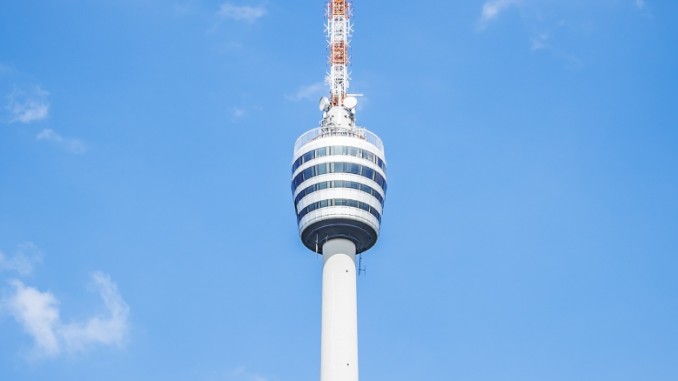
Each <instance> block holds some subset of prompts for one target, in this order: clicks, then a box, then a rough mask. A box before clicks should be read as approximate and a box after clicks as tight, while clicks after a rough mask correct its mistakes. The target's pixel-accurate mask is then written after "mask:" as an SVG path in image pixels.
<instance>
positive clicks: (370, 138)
mask: <svg viewBox="0 0 678 381" xmlns="http://www.w3.org/2000/svg"><path fill="white" fill-rule="evenodd" d="M330 136H349V137H354V138H360V139H363V140H365V141H367V142H368V143H370V144H372V145H373V146H375V147H377V148H378V149H379V151H381V152H382V153H383V152H384V143H382V141H381V139H379V137H378V136H377V135H375V134H374V133H372V132H370V131H368V130H367V129H366V128H360V127H356V128H345V127H318V128H314V129H312V130H310V131H306V132H305V133H304V134H303V135H301V136H300V137H299V139H297V142H296V143H294V151H295V152H296V151H298V150H299V149H300V148H301V147H303V146H305V145H306V144H307V143H309V142H311V141H313V140H315V139H319V138H325V137H330Z"/></svg>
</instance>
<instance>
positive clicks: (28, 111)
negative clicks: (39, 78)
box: [5, 86, 49, 124]
mask: <svg viewBox="0 0 678 381" xmlns="http://www.w3.org/2000/svg"><path fill="white" fill-rule="evenodd" d="M48 96H49V93H48V92H47V91H45V90H43V89H42V88H41V87H40V86H32V87H30V88H27V89H14V91H12V92H11V93H10V94H9V95H8V96H7V105H6V106H5V108H6V109H7V111H9V114H10V123H14V122H19V123H23V124H28V123H33V122H37V121H40V120H43V119H46V118H47V117H48V116H49V102H48V101H47V97H48Z"/></svg>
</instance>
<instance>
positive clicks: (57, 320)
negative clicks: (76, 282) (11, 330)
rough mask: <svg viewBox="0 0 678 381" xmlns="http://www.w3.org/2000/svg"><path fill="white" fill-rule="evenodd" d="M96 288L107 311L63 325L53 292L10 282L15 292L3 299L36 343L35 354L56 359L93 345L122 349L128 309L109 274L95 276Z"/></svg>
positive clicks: (4, 305)
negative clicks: (60, 355) (58, 356)
mask: <svg viewBox="0 0 678 381" xmlns="http://www.w3.org/2000/svg"><path fill="white" fill-rule="evenodd" d="M92 280H93V285H94V287H95V288H96V290H97V291H98V293H99V295H100V296H101V299H102V300H103V302H104V306H105V312H104V313H102V314H99V315H96V316H93V317H91V318H90V319H88V320H86V321H84V322H75V323H63V322H62V320H61V317H60V311H59V301H58V300H57V299H56V298H55V297H54V295H52V294H51V293H50V292H48V291H45V292H42V291H39V290H38V289H36V288H33V287H29V286H26V285H24V284H23V283H22V282H21V281H18V280H14V281H12V282H11V285H12V287H13V293H12V294H11V295H10V296H9V298H7V299H5V300H3V303H2V304H3V307H4V308H5V309H6V310H8V311H9V312H10V313H11V314H12V316H14V318H15V319H16V321H17V322H18V323H19V324H20V325H21V326H22V327H23V329H24V331H25V332H26V333H28V334H29V335H30V336H31V337H32V338H33V341H34V342H35V348H34V350H35V354H36V355H39V356H57V355H59V354H61V353H63V352H67V353H75V352H82V351H85V350H87V349H89V348H90V347H91V346H94V345H115V346H121V345H122V344H123V342H124V340H125V338H126V337H127V331H128V317H129V306H128V305H127V304H126V303H125V301H124V300H123V298H122V296H120V293H119V292H118V289H117V286H116V285H115V283H113V282H112V281H111V279H110V277H109V276H108V275H105V274H103V273H100V272H95V273H93V274H92Z"/></svg>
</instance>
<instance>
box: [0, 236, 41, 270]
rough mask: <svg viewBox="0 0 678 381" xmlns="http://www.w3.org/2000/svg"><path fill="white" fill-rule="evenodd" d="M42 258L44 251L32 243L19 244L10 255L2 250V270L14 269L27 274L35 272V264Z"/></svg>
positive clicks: (0, 268) (0, 255)
mask: <svg viewBox="0 0 678 381" xmlns="http://www.w3.org/2000/svg"><path fill="white" fill-rule="evenodd" d="M41 260H42V252H41V251H40V249H38V247H37V246H35V245H34V244H32V243H30V242H29V243H25V244H23V245H19V247H18V249H17V251H16V252H15V253H14V254H13V255H12V256H10V257H8V256H6V255H5V254H4V253H2V252H0V272H2V271H14V272H17V273H19V275H22V276H26V275H29V274H31V273H32V272H33V266H34V265H35V264H36V263H38V262H40V261H41Z"/></svg>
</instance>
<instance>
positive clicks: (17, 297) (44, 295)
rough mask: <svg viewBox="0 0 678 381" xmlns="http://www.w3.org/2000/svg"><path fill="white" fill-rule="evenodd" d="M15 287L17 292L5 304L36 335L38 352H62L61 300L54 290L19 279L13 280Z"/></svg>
mask: <svg viewBox="0 0 678 381" xmlns="http://www.w3.org/2000/svg"><path fill="white" fill-rule="evenodd" d="M12 286H13V287H14V294H13V295H12V296H11V297H10V298H9V300H7V301H6V302H5V303H3V304H6V308H7V309H8V310H9V312H10V313H11V314H12V315H13V316H14V318H15V319H16V321H17V322H18V323H19V324H21V326H22V327H23V329H24V331H26V333H28V334H29V335H31V336H32V337H33V340H34V341H35V349H36V351H37V352H38V354H44V355H49V356H52V355H56V354H58V353H59V340H58V338H57V332H56V331H57V329H58V325H59V308H58V307H57V306H58V304H59V302H58V301H57V300H56V298H55V297H54V296H53V295H52V294H51V293H49V292H40V291H38V290H36V289H35V288H32V287H26V286H25V285H24V284H23V283H21V282H20V281H18V280H15V281H12Z"/></svg>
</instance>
